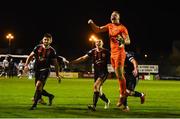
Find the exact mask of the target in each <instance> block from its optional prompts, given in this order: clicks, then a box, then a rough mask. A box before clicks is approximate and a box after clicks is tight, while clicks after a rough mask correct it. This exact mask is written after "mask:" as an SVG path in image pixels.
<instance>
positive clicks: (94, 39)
mask: <svg viewBox="0 0 180 119" xmlns="http://www.w3.org/2000/svg"><path fill="white" fill-rule="evenodd" d="M89 41H90V42H95V41H97V37H96V36H94V35H91V37H90V38H89Z"/></svg>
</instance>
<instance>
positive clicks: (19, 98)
mask: <svg viewBox="0 0 180 119" xmlns="http://www.w3.org/2000/svg"><path fill="white" fill-rule="evenodd" d="M45 89H46V90H47V91H48V92H51V93H53V94H54V95H55V98H54V100H53V105H52V106H47V105H40V104H38V106H37V109H36V110H29V108H30V107H31V105H32V101H31V99H32V97H33V95H34V90H35V88H34V80H28V79H26V78H25V77H24V78H22V79H18V78H16V77H15V78H14V79H4V78H0V118H180V81H162V80H157V81H142V80H140V81H139V84H138V85H137V87H136V90H137V91H140V92H145V93H146V102H145V104H140V99H139V98H135V97H129V98H128V104H129V107H130V112H122V111H121V110H120V109H119V108H117V107H116V103H117V100H118V94H119V93H118V82H117V80H113V79H107V80H106V82H105V83H104V86H103V91H104V93H105V94H106V96H107V97H108V98H109V99H110V100H111V105H110V109H108V110H104V102H103V101H102V100H99V101H98V104H97V111H96V112H91V111H90V110H88V109H87V105H88V104H91V103H92V96H93V79H62V82H61V84H58V83H57V80H56V79H53V78H49V79H48V80H47V83H46V86H45ZM43 98H44V99H45V101H46V102H48V98H46V97H43Z"/></svg>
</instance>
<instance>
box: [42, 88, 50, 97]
mask: <svg viewBox="0 0 180 119" xmlns="http://www.w3.org/2000/svg"><path fill="white" fill-rule="evenodd" d="M42 95H43V96H47V97H50V96H52V94H50V93H48V92H47V91H46V90H44V89H43V90H42Z"/></svg>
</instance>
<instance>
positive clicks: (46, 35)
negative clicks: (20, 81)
mask: <svg viewBox="0 0 180 119" xmlns="http://www.w3.org/2000/svg"><path fill="white" fill-rule="evenodd" d="M44 37H47V38H51V39H52V35H51V34H50V33H45V34H44Z"/></svg>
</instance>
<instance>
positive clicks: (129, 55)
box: [126, 53, 134, 62]
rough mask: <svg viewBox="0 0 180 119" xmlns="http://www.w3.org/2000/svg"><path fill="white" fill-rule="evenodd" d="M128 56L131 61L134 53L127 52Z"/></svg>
mask: <svg viewBox="0 0 180 119" xmlns="http://www.w3.org/2000/svg"><path fill="white" fill-rule="evenodd" d="M126 57H127V59H128V60H129V61H130V62H131V60H132V59H134V55H133V53H127V55H126Z"/></svg>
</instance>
